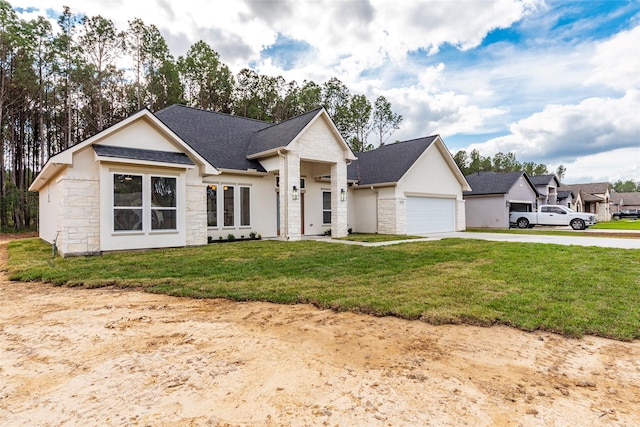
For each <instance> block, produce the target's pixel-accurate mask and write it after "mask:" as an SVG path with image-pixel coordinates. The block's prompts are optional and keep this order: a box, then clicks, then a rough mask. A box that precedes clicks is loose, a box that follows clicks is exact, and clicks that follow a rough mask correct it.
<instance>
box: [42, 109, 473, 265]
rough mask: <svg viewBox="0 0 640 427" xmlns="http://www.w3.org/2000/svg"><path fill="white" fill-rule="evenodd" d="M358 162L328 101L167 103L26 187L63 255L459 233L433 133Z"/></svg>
mask: <svg viewBox="0 0 640 427" xmlns="http://www.w3.org/2000/svg"><path fill="white" fill-rule="evenodd" d="M359 155H360V156H361V158H360V159H356V156H355V155H354V153H353V152H352V151H351V149H350V148H349V146H348V145H347V144H346V142H345V141H344V139H343V138H342V136H341V135H340V133H339V132H338V130H337V128H336V126H335V125H334V123H333V121H332V120H331V118H330V117H329V114H328V113H327V112H326V110H324V109H323V108H321V109H317V110H313V111H310V112H308V113H306V114H303V115H301V116H298V117H295V118H292V119H290V120H287V121H284V122H282V123H278V124H274V123H267V122H262V121H258V120H251V119H247V118H243V117H238V116H233V115H228V114H221V113H215V112H210V111H204V110H198V109H195V108H189V107H185V106H181V105H173V106H171V107H168V108H165V109H164V110H161V111H158V112H156V113H151V112H150V111H148V110H142V111H139V112H138V113H136V114H133V115H132V116H130V117H129V118H127V119H125V120H123V121H121V122H119V123H117V124H115V125H114V126H111V127H110V128H108V129H105V130H104V131H102V132H100V133H98V134H97V135H95V136H93V137H91V138H89V139H87V140H85V141H83V142H80V143H79V144H77V145H75V146H73V147H71V148H69V149H67V150H65V151H62V152H60V153H58V154H56V155H55V156H53V157H51V158H50V159H49V161H48V162H47V163H46V165H45V166H44V167H43V169H42V171H40V173H39V174H38V176H37V177H36V179H35V180H34V182H33V184H32V185H31V187H30V190H31V191H37V192H38V193H39V209H40V215H39V233H40V237H41V238H42V239H43V240H45V241H47V242H49V243H53V242H55V243H56V245H57V247H58V250H59V253H60V254H62V255H65V256H66V255H82V254H97V253H102V252H104V251H113V250H129V249H146V248H160V247H181V246H194V245H204V244H206V243H207V241H208V239H214V240H218V239H220V238H227V237H228V236H229V235H231V234H233V235H234V237H236V238H240V237H242V236H245V237H248V236H249V235H250V234H251V233H258V234H261V235H262V236H263V237H271V238H279V239H282V240H300V239H301V238H303V237H304V236H308V235H312V236H313V235H322V234H324V233H326V232H330V233H331V234H332V235H333V236H336V237H341V236H346V235H347V233H348V230H349V229H352V230H354V231H376V232H379V233H400V234H404V233H421V232H429V231H445V230H446V231H454V230H463V229H464V219H465V218H464V214H463V212H464V208H463V207H464V202H463V199H462V191H464V190H467V189H469V187H468V184H467V182H466V181H465V179H464V176H463V175H462V173H461V172H460V170H459V169H458V167H457V166H456V164H455V162H454V161H453V159H452V158H451V155H450V154H449V152H448V150H447V149H446V147H445V146H444V143H443V142H442V140H441V139H440V137H439V136H433V137H428V138H421V139H418V140H414V141H407V142H402V143H396V144H390V145H387V146H383V147H381V148H379V149H378V150H374V151H373V152H370V153H369V152H368V153H360V154H359Z"/></svg>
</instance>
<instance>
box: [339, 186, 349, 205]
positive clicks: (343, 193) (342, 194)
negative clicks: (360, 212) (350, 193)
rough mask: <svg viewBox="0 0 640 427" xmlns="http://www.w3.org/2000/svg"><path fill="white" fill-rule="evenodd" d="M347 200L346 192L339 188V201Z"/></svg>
mask: <svg viewBox="0 0 640 427" xmlns="http://www.w3.org/2000/svg"><path fill="white" fill-rule="evenodd" d="M345 200H347V192H346V191H345V190H344V188H343V189H341V190H340V201H341V202H344V201H345Z"/></svg>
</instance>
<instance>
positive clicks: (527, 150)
mask: <svg viewBox="0 0 640 427" xmlns="http://www.w3.org/2000/svg"><path fill="white" fill-rule="evenodd" d="M638 111H640V91H638V90H631V91H629V92H628V93H627V94H626V95H625V96H623V97H622V98H589V99H586V100H584V101H582V102H581V103H579V104H577V105H549V106H547V107H546V108H545V109H544V110H543V111H542V112H539V113H535V114H533V115H531V116H529V117H527V118H525V119H522V120H519V121H517V122H516V123H514V124H512V125H511V126H510V128H509V130H510V131H511V134H510V135H507V136H503V137H499V138H494V139H492V140H489V141H487V142H485V143H483V144H475V145H472V146H471V147H470V149H474V148H477V149H478V150H479V151H480V152H482V153H492V154H493V153H496V152H498V151H502V152H509V151H513V152H515V153H517V154H518V155H519V157H521V158H527V159H530V160H534V161H535V160H538V161H549V160H555V159H558V158H564V159H565V161H573V160H574V159H576V158H577V157H579V156H582V155H588V154H595V153H599V152H603V151H608V150H613V149H617V148H625V147H634V146H638V144H639V143H640V141H639V138H640V120H639V117H638Z"/></svg>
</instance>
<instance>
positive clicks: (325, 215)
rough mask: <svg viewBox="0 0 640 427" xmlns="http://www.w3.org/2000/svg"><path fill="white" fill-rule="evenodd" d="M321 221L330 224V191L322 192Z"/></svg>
mask: <svg viewBox="0 0 640 427" xmlns="http://www.w3.org/2000/svg"><path fill="white" fill-rule="evenodd" d="M322 223H323V224H325V225H329V224H331V191H323V192H322Z"/></svg>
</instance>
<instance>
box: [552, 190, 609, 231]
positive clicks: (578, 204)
mask: <svg viewBox="0 0 640 427" xmlns="http://www.w3.org/2000/svg"><path fill="white" fill-rule="evenodd" d="M609 187H610V185H609V183H608V182H595V183H587V184H571V185H561V186H560V188H559V191H569V190H571V191H572V192H573V194H574V206H573V207H572V209H573V210H575V211H578V212H588V213H592V214H595V215H596V218H597V220H598V221H599V222H602V221H609V220H610V219H611V212H610V208H609V202H610V200H609V199H610V192H609Z"/></svg>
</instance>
